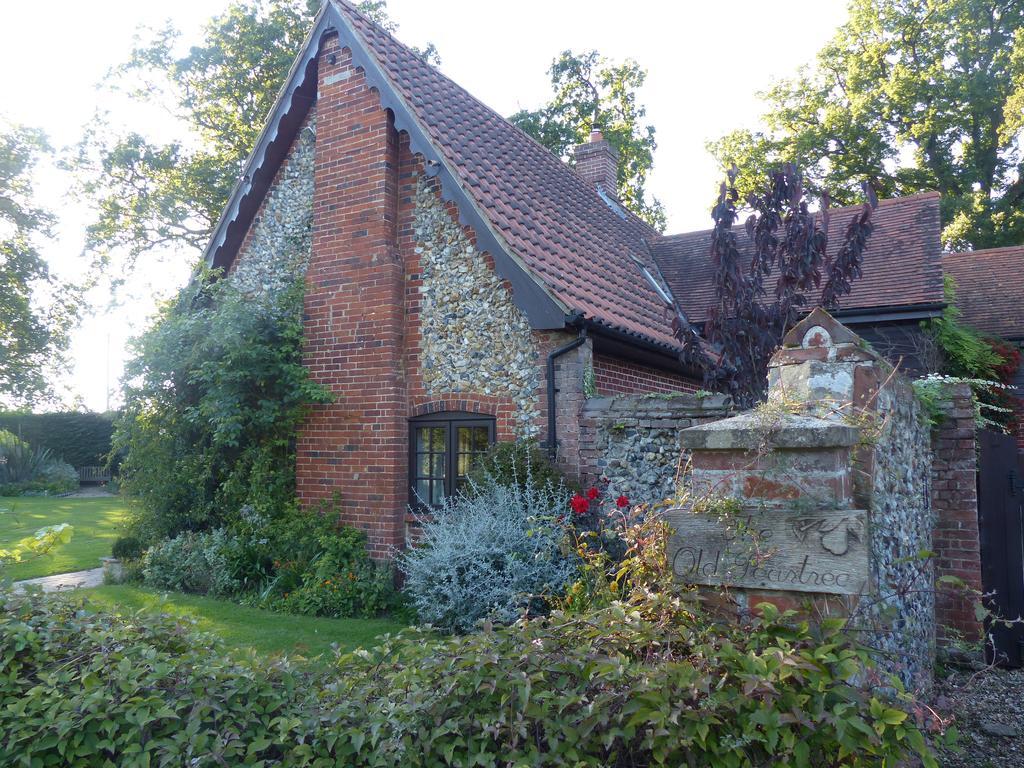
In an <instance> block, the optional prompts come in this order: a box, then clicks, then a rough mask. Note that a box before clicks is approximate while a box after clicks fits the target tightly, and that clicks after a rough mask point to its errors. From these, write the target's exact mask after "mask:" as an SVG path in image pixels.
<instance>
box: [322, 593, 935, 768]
mask: <svg viewBox="0 0 1024 768" xmlns="http://www.w3.org/2000/svg"><path fill="white" fill-rule="evenodd" d="M764 608H765V614H764V618H763V619H756V620H753V621H751V622H750V623H748V624H745V625H743V626H737V627H732V628H730V627H715V626H711V625H708V624H707V623H706V622H704V621H702V620H701V619H700V618H699V617H696V616H693V615H689V614H687V613H685V612H684V611H682V610H679V609H677V615H676V620H675V621H672V622H654V621H649V620H647V619H644V618H642V617H641V615H640V613H639V612H633V611H629V610H626V609H625V608H624V607H623V606H622V605H618V604H616V605H613V606H611V607H610V608H607V609H605V610H602V611H597V612H593V613H590V614H587V615H586V616H583V617H570V616H564V615H562V614H557V613H556V614H553V615H552V616H551V617H550V618H549V619H533V620H529V621H524V622H522V623H520V624H518V625H516V626H515V627H510V628H499V629H495V630H485V631H482V632H477V633H474V634H471V635H466V636H463V637H453V638H447V639H438V638H436V637H433V636H431V635H429V634H424V633H422V632H420V631H415V630H410V631H407V632H404V633H402V635H400V636H399V637H398V638H396V639H393V640H391V641H388V642H385V643H383V644H382V645H381V646H380V647H378V648H375V649H373V650H371V651H364V652H356V653H355V654H353V655H352V656H350V657H347V658H344V659H343V660H342V662H341V667H340V668H341V669H343V670H344V676H343V678H342V680H341V682H340V691H339V692H340V693H341V695H342V696H343V697H344V698H345V699H346V700H348V701H349V702H352V703H353V704H355V703H358V704H359V708H360V709H361V710H362V711H364V712H365V713H366V719H365V721H364V722H361V723H359V724H358V726H357V727H358V729H359V732H360V733H363V734H366V742H365V743H364V744H362V749H361V751H360V752H359V756H360V757H361V758H362V760H354V761H353V762H355V763H357V764H371V765H380V766H383V765H409V766H426V765H436V764H438V761H439V759H442V758H441V756H443V762H442V763H441V764H445V765H474V764H477V765H487V764H490V765H494V764H500V765H533V766H536V765H551V766H555V765H577V766H579V765H588V766H589V765H593V766H599V765H600V766H606V765H612V766H627V765H644V766H649V765H671V766H677V765H714V766H764V765H778V766H824V765H840V764H842V765H844V766H868V765H871V766H875V765H882V764H884V765H896V764H897V762H898V761H899V760H900V759H901V758H902V757H904V756H907V755H909V754H911V753H915V752H916V753H919V754H925V755H926V754H927V749H926V746H925V742H924V737H923V736H922V734H921V732H920V731H919V730H918V729H917V728H916V727H915V726H914V725H913V723H912V721H911V720H909V719H908V714H907V712H906V711H905V710H904V709H902V708H900V707H899V706H898V705H896V704H894V703H893V702H891V701H886V700H885V699H883V698H882V697H881V696H880V695H874V694H873V693H872V690H871V688H870V687H869V686H868V685H865V686H864V687H858V686H855V685H853V684H851V683H850V682H849V681H850V680H853V679H857V678H858V676H861V677H863V678H864V679H865V680H869V681H871V682H875V678H874V677H873V675H872V673H871V672H870V671H868V672H865V670H869V669H870V668H869V667H868V664H869V661H868V658H867V655H866V653H865V652H863V651H861V650H859V649H857V648H855V647H854V646H852V645H851V644H850V643H849V642H848V641H847V640H845V639H844V638H843V637H841V636H840V635H839V634H838V633H837V631H836V629H835V625H829V626H828V627H826V628H825V629H824V630H823V631H822V633H821V634H820V635H818V636H815V635H814V634H812V632H811V631H810V630H809V628H808V627H807V625H805V624H801V625H797V626H795V627H794V626H792V625H791V624H790V623H789V621H790V620H791V619H792V617H791V616H790V615H788V614H787V615H785V616H779V615H778V614H777V613H775V612H773V611H772V609H771V607H770V606H765V607H764ZM896 685H898V684H896ZM347 733H348V734H349V735H350V736H351V737H354V736H355V734H356V731H355V730H354V729H353V730H352V731H348V732H347ZM408 734H416V738H415V739H414V740H412V739H409V738H408ZM339 743H340V744H343V745H344V748H345V749H346V750H348V749H351V746H352V745H351V743H346V740H345V739H339ZM343 754H344V753H343ZM367 758H369V759H367ZM883 760H884V761H885V762H884V763H883ZM926 763H927V764H928V765H931V766H934V765H935V762H934V760H933V759H931V758H930V756H929V757H928V758H927V759H926Z"/></svg>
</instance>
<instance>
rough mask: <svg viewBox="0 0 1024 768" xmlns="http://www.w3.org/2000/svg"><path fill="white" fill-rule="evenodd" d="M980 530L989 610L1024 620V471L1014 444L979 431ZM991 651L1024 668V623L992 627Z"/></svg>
mask: <svg viewBox="0 0 1024 768" xmlns="http://www.w3.org/2000/svg"><path fill="white" fill-rule="evenodd" d="M978 446H979V455H978V514H979V518H980V519H979V521H978V527H979V532H980V535H981V581H982V588H983V589H984V591H985V593H986V594H990V593H991V594H992V597H991V598H990V600H989V604H988V607H989V610H990V611H992V613H993V614H995V615H996V616H999V617H1001V618H1005V619H1017V618H1020V617H1024V519H1022V514H1021V512H1022V508H1024V471H1022V468H1021V459H1020V456H1019V454H1018V451H1017V443H1016V441H1015V440H1014V439H1013V438H1012V437H1010V436H1009V435H1003V434H1000V433H998V432H991V431H989V430H983V431H981V432H979V433H978ZM988 631H989V634H990V635H991V636H992V640H993V644H994V648H993V647H986V655H987V656H988V660H989V661H990V662H991V661H993V660H995V661H997V662H1000V663H1002V664H1006V665H1008V666H1013V667H1019V666H1022V664H1024V624H1015V625H1014V626H1011V627H1007V626H1005V625H1002V624H1000V623H999V622H998V621H995V622H992V623H991V626H990V627H988Z"/></svg>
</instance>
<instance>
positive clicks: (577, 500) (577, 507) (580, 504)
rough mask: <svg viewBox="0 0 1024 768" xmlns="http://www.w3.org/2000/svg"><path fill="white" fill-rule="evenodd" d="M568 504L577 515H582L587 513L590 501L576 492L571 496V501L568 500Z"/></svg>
mask: <svg viewBox="0 0 1024 768" xmlns="http://www.w3.org/2000/svg"><path fill="white" fill-rule="evenodd" d="M569 506H571V507H572V511H573V512H575V513H576V514H577V515H584V514H586V513H587V510H589V509H590V502H589V501H587V500H586V499H584V498H583V497H582V496H580V495H579V494H578V493H577V494H576V495H575V496H573V497H572V501H570V502H569Z"/></svg>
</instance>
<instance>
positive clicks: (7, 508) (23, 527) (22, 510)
mask: <svg viewBox="0 0 1024 768" xmlns="http://www.w3.org/2000/svg"><path fill="white" fill-rule="evenodd" d="M126 514H127V507H126V504H125V502H124V501H123V500H122V499H119V498H117V497H114V496H105V497H96V498H78V497H64V498H54V497H19V498H0V549H3V548H5V547H8V546H10V545H11V544H13V543H14V542H16V541H18V540H20V539H22V538H24V537H26V536H30V535H32V534H34V533H35V532H36V531H37V530H38V529H40V528H43V527H45V526H49V525H60V524H63V523H66V524H69V525H71V526H72V527H73V528H74V530H75V535H74V537H73V538H72V539H71V541H69V542H68V543H67V544H65V545H64V546H62V547H60V548H58V549H55V550H53V551H52V552H49V553H47V554H46V555H45V556H43V557H38V558H33V559H31V560H27V561H25V562H23V563H16V564H12V565H10V566H8V567H7V568H6V569H5V570H4V571H3V576H5V577H8V578H10V579H12V580H18V579H31V578H35V577H37V576H50V575H52V574H57V573H69V572H71V571H82V570H86V569H88V568H98V567H99V565H100V558H101V557H106V556H108V555H109V554H110V548H111V545H112V544H113V543H114V541H116V539H117V536H118V533H119V532H120V529H121V525H122V523H123V521H124V518H125V515H126Z"/></svg>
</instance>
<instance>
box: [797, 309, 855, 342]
mask: <svg viewBox="0 0 1024 768" xmlns="http://www.w3.org/2000/svg"><path fill="white" fill-rule="evenodd" d="M837 344H863V340H862V339H861V338H860V336H858V335H857V334H855V333H854V332H853V331H851V330H850V329H849V328H847V327H846V326H845V325H843V324H842V323H840V322H839V321H838V320H836V319H835V318H834V317H832V315H830V314H829V313H828V312H826V311H825V310H824V309H822V308H821V307H816V308H815V309H813V310H812V311H811V313H810V314H809V315H807V317H805V318H804V319H803V320H801V321H800V322H799V323H797V324H796V325H794V326H793V327H792V328H790V329H789V332H788V333H787V334H786V335H785V336H783V337H782V346H783V347H802V348H804V349H807V348H808V347H833V346H836V345H837Z"/></svg>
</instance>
